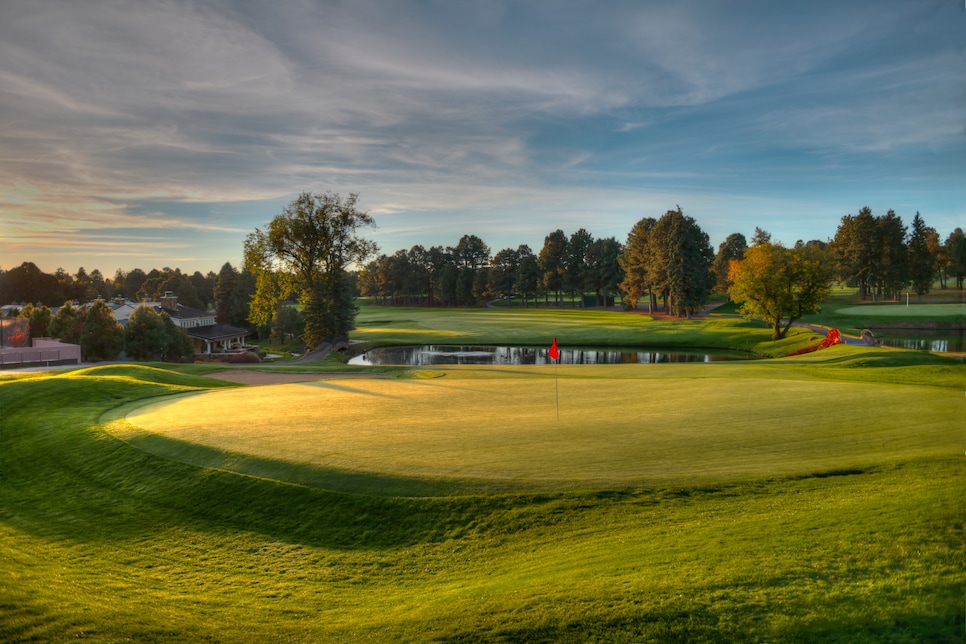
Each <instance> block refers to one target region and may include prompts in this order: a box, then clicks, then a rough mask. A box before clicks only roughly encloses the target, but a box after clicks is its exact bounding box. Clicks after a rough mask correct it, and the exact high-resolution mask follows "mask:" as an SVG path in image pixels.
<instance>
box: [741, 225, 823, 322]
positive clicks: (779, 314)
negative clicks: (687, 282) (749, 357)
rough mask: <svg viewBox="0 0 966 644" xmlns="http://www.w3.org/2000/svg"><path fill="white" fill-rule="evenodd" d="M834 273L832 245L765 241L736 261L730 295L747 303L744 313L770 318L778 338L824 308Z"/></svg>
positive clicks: (742, 309)
mask: <svg viewBox="0 0 966 644" xmlns="http://www.w3.org/2000/svg"><path fill="white" fill-rule="evenodd" d="M832 275H833V267H832V260H831V256H830V255H829V253H828V251H826V250H823V249H821V248H819V247H817V246H815V245H805V244H802V245H799V246H796V247H795V248H794V249H792V250H789V249H786V248H785V247H783V246H782V245H781V244H772V243H771V242H763V243H760V244H757V245H754V246H752V247H750V248H749V249H748V250H746V251H745V256H744V259H741V260H732V262H731V269H730V271H729V273H728V279H730V280H731V282H732V285H731V288H730V289H729V290H728V294H729V295H730V296H731V299H733V300H734V301H735V302H738V303H740V304H741V308H740V309H739V310H740V311H741V313H742V315H744V316H746V317H748V318H762V319H764V320H765V321H766V322H767V323H768V324H770V325H771V327H772V339H773V340H779V339H781V338H784V337H785V334H786V333H788V329H789V328H790V327H791V325H792V323H794V322H795V321H796V320H799V319H801V318H802V316H804V315H807V314H809V313H815V312H817V311H819V310H820V305H821V303H822V302H823V301H824V300H825V299H826V298H827V297H828V295H829V293H830V292H831V286H832ZM783 321H784V322H785V325H784V327H783V326H782V322H783Z"/></svg>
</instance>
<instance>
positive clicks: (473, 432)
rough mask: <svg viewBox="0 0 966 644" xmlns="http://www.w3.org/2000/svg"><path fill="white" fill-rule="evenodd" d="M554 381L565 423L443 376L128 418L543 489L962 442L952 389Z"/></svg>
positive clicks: (547, 393)
mask: <svg viewBox="0 0 966 644" xmlns="http://www.w3.org/2000/svg"><path fill="white" fill-rule="evenodd" d="M669 375H670V374H669ZM557 384H558V386H559V418H558V417H557V410H556V404H555V403H556V399H555V389H554V379H553V378H552V377H549V378H548V377H491V378H466V379H462V378H460V376H459V375H458V374H454V373H448V374H447V377H445V378H440V379H437V380H431V381H416V380H399V379H397V380H351V381H346V380H341V381H339V380H329V381H320V382H313V383H311V384H283V385H266V386H260V387H252V388H241V389H234V388H233V389H227V390H217V391H211V392H207V393H204V394H199V395H189V396H181V397H176V398H173V399H171V398H169V399H166V400H163V401H159V402H153V403H150V404H148V405H146V406H144V407H141V408H139V409H136V410H134V411H132V412H130V413H129V414H128V416H127V420H128V421H129V422H130V423H132V424H133V425H135V426H136V427H137V428H140V430H141V433H142V434H143V433H144V432H147V433H148V435H153V436H161V437H164V438H165V439H166V440H165V441H160V442H161V443H163V444H164V445H167V447H163V448H161V449H162V451H164V450H169V451H170V450H172V447H171V446H172V445H175V446H177V449H175V450H174V452H177V453H178V454H182V455H184V454H185V453H187V452H190V449H191V447H192V446H196V447H197V448H198V449H203V450H207V451H209V452H210V451H212V449H214V450H219V451H221V452H223V453H230V454H238V455H246V456H249V457H253V458H256V459H261V460H262V461H266V462H274V463H278V462H284V463H292V464H300V465H303V466H309V467H312V468H323V469H332V470H337V471H343V472H346V471H349V472H359V473H370V474H379V475H386V476H397V477H409V478H415V479H446V480H454V481H455V480H462V481H470V480H472V481H480V482H485V481H493V482H497V481H502V482H504V483H510V482H519V483H520V484H522V485H523V486H524V487H532V486H534V485H536V484H538V485H539V486H543V487H548V488H560V487H596V486H604V485H608V486H609V485H615V484H620V485H647V484H655V483H672V482H683V481H695V480H722V479H729V478H741V477H748V476H761V475H780V474H794V473H809V472H818V471H827V470H832V469H836V468H843V467H861V466H863V465H871V464H875V463H881V462H883V460H889V458H890V457H892V456H895V457H897V458H898V457H899V456H900V455H901V457H902V458H909V457H910V456H911V455H916V454H936V453H942V452H947V451H950V450H956V449H959V446H958V445H957V443H956V438H957V437H956V435H955V434H957V432H956V431H955V430H954V427H956V423H957V422H959V420H960V417H959V416H958V413H960V412H961V401H960V400H959V397H961V396H962V394H961V393H960V392H957V391H956V390H951V389H942V388H937V387H916V386H888V387H884V386H880V385H874V384H862V383H841V382H828V381H814V382H813V381H809V380H798V379H789V380H774V379H768V380H766V379H757V378H727V377H715V378H682V377H662V378H641V379H606V378H575V377H569V378H566V379H564V378H561V379H560V380H559V381H558V383H557ZM897 394H898V395H897ZM957 394H958V396H957ZM147 449H149V451H153V450H152V449H151V448H147ZM167 455H169V456H172V455H171V454H167ZM172 457H173V458H182V457H179V456H176V455H175V456H172ZM189 460H190V459H189ZM227 468H228V469H231V467H230V466H227ZM247 473H253V472H247ZM254 473H256V474H257V472H254Z"/></svg>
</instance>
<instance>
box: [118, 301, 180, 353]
mask: <svg viewBox="0 0 966 644" xmlns="http://www.w3.org/2000/svg"><path fill="white" fill-rule="evenodd" d="M170 341H171V340H170V337H169V335H168V330H167V328H165V324H164V320H163V319H162V318H161V316H160V315H158V313H157V312H156V311H155V310H154V309H153V308H151V307H149V306H139V307H138V308H136V309H135V310H134V312H133V313H131V317H129V318H128V320H127V325H126V326H125V327H124V351H126V352H127V355H128V357H129V358H131V359H132V360H161V359H162V358H163V357H164V356H165V354H166V353H167V351H168V345H169V344H170Z"/></svg>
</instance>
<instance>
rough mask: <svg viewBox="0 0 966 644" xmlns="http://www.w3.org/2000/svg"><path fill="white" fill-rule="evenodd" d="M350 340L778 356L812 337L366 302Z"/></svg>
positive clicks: (579, 312)
mask: <svg viewBox="0 0 966 644" xmlns="http://www.w3.org/2000/svg"><path fill="white" fill-rule="evenodd" d="M356 324H357V327H358V328H356V330H355V331H353V332H352V336H351V337H352V338H353V339H354V340H361V341H365V342H368V343H371V345H372V346H381V345H400V344H403V345H406V344H408V345H419V344H461V343H462V344H479V345H498V344H506V345H517V346H549V345H550V342H551V341H552V340H553V338H557V339H558V341H559V342H560V344H561V345H566V346H571V347H578V346H579V347H647V348H661V349H673V348H687V349H728V350H737V351H746V352H750V353H754V354H758V355H761V356H772V357H774V356H783V355H787V354H789V353H791V352H792V351H794V350H796V349H799V348H801V347H803V346H805V345H807V344H809V342H811V341H812V340H811V338H812V337H813V336H814V334H813V333H811V332H810V331H806V330H803V329H792V330H791V331H790V332H789V336H788V338H786V339H784V340H781V341H778V342H773V341H772V339H771V330H770V329H768V328H767V327H766V325H764V324H763V323H760V322H752V321H747V320H741V319H705V320H674V321H667V320H655V319H652V318H651V317H649V316H647V315H644V314H639V313H621V312H615V311H599V310H588V309H532V308H531V309H524V308H516V309H503V308H492V309H471V310H466V309H426V308H397V307H381V306H372V305H367V306H363V307H362V308H361V311H360V313H359V317H358V318H357V321H356Z"/></svg>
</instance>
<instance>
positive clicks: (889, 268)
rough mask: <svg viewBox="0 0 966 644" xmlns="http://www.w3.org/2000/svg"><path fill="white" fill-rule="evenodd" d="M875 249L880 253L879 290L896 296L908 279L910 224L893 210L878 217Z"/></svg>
mask: <svg viewBox="0 0 966 644" xmlns="http://www.w3.org/2000/svg"><path fill="white" fill-rule="evenodd" d="M873 249H874V250H873V252H874V254H875V256H876V262H875V263H876V271H875V278H876V294H877V295H882V296H891V297H893V298H894V297H895V296H896V294H898V293H899V292H900V291H901V290H902V287H903V286H904V285H905V284H906V282H907V281H908V276H909V269H908V256H909V252H908V249H907V248H906V227H905V226H904V225H903V224H902V218H901V217H899V216H898V215H896V213H895V212H894V211H892V210H889V211H888V212H887V213H886V214H884V215H881V216H879V217H876V219H875V235H874V237H873Z"/></svg>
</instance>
